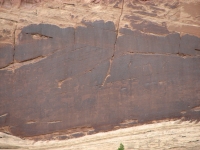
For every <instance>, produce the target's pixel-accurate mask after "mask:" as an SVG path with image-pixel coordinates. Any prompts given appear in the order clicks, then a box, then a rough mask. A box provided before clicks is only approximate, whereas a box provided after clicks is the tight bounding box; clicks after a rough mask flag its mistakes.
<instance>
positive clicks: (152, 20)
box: [0, 0, 200, 139]
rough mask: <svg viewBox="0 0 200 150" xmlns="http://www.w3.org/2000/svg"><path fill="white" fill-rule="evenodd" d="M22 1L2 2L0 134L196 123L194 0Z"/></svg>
mask: <svg viewBox="0 0 200 150" xmlns="http://www.w3.org/2000/svg"><path fill="white" fill-rule="evenodd" d="M18 5H19V1H16V5H15V3H14V2H13V3H12V5H11V4H10V3H9V2H8V1H5V2H4V4H3V5H2V7H1V8H0V24H1V26H0V68H1V69H0V83H1V84H0V128H1V131H4V132H8V133H11V134H13V135H16V136H20V137H31V138H33V137H34V138H38V139H42V138H52V136H53V134H52V133H55V132H57V133H60V134H63V133H67V134H69V135H70V138H71V137H80V136H83V135H86V134H92V133H96V132H99V131H108V130H113V129H116V128H123V127H127V126H133V125H139V124H144V123H148V122H152V121H154V120H163V119H180V118H182V119H187V120H199V119H200V109H199V107H200V19H199V16H200V12H199V10H200V2H199V1H198V0H191V1H186V0H171V1H167V0H165V1H163V0H162V1H161V0H152V1H142V0H140V1H139V0H132V1H131V0H130V1H126V0H118V1H93V2H87V1H82V2H80V1H64V0H63V1H59V0H57V1H56V0H54V1H51V2H50V1H46V0H44V1H41V2H39V1H38V2H36V1H27V2H24V1H22V3H21V4H20V7H19V8H18ZM15 6H16V7H15ZM77 132H78V133H77ZM51 134H52V135H51ZM41 135H45V136H41Z"/></svg>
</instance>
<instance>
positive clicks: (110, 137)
mask: <svg viewBox="0 0 200 150" xmlns="http://www.w3.org/2000/svg"><path fill="white" fill-rule="evenodd" d="M0 137H1V138H0V148H2V149H3V148H4V149H40V150H42V149H48V150H63V149H68V150H82V149H87V150H99V149H106V150H116V149H118V147H119V145H120V143H123V145H124V147H125V150H141V149H144V150H147V149H152V150H160V149H172V150H199V147H200V123H195V122H179V121H169V122H168V121H167V122H160V123H153V124H148V125H141V126H137V127H129V128H126V129H119V130H116V131H109V132H105V133H98V134H94V135H86V136H84V137H80V138H76V139H68V140H66V136H58V137H59V140H51V141H33V140H23V139H20V138H18V137H14V136H12V135H7V134H5V133H0Z"/></svg>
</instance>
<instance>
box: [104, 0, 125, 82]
mask: <svg viewBox="0 0 200 150" xmlns="http://www.w3.org/2000/svg"><path fill="white" fill-rule="evenodd" d="M123 10H124V0H122V8H121V13H120V15H119V19H118V23H117V32H116V39H115V43H114V51H113V55H112V57H111V59H110V66H109V68H108V72H107V75H106V77H105V79H104V81H103V83H102V86H104V84H105V83H106V80H107V79H108V77H110V70H111V66H112V62H113V59H114V56H115V52H116V43H117V39H118V36H119V26H120V21H121V17H122V14H123Z"/></svg>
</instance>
